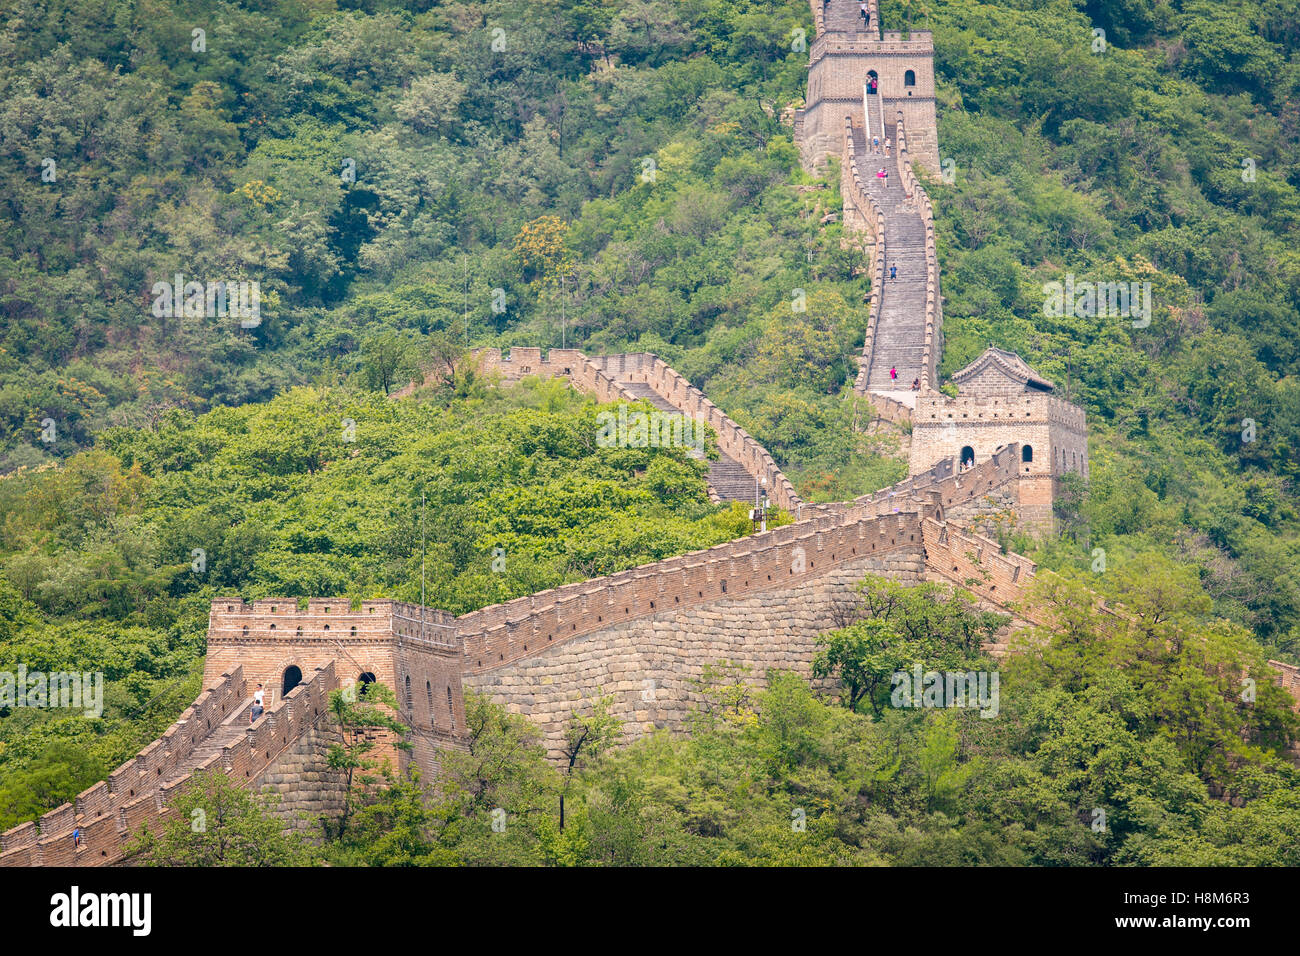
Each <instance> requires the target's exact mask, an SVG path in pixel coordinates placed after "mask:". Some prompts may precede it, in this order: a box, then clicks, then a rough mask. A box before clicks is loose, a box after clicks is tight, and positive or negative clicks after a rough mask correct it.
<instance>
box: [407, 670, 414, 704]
mask: <svg viewBox="0 0 1300 956" xmlns="http://www.w3.org/2000/svg"><path fill="white" fill-rule="evenodd" d="M406 710H407V712H408V713H411V712H413V711H414V710H415V702H414V701H413V700H411V675H410V674H407V675H406Z"/></svg>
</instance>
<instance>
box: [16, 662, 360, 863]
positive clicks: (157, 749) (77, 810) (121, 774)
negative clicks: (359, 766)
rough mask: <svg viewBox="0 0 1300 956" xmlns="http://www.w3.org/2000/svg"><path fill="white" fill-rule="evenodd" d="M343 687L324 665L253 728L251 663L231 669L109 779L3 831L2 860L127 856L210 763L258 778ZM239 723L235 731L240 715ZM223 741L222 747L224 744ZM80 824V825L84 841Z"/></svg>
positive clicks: (236, 775) (242, 781) (249, 782)
mask: <svg viewBox="0 0 1300 956" xmlns="http://www.w3.org/2000/svg"><path fill="white" fill-rule="evenodd" d="M337 686H338V682H337V679H336V677H335V673H334V668H333V665H332V664H331V665H328V666H326V667H324V668H321V669H319V670H317V671H316V672H314V673H313V674H312V675H310V676H309V678H308V679H307V681H306V682H305V683H303V684H300V685H298V686H297V687H295V688H294V689H293V690H292V691H291V692H290V694H289V695H288V696H286V697H285V698H284V699H282V700H281V701H279V702H278V703H276V704H275V705H273V706H271V707H269V708H268V709H267V711H266V713H265V714H264V715H263V716H262V718H261V719H259V720H258V721H257V723H256V724H253V725H252V726H249V727H246V728H244V729H242V731H241V730H240V729H239V728H241V727H243V722H242V721H243V715H244V713H245V707H246V705H247V703H248V698H249V696H250V695H249V691H248V687H247V681H246V680H245V678H244V674H243V669H242V667H239V666H236V667H235V668H234V669H233V670H232V671H230V672H228V673H226V674H223V675H221V678H220V680H218V681H216V682H215V683H213V684H212V685H210V686H209V687H207V688H205V689H204V690H203V692H202V693H201V694H200V695H199V696H198V698H197V699H196V700H195V701H194V703H193V704H191V705H190V706H189V707H188V708H186V710H185V712H184V713H182V714H181V716H180V718H178V719H177V721H176V723H174V724H172V726H171V727H169V728H168V729H167V731H166V732H165V733H164V734H163V735H162V736H161V737H159V738H158V739H157V740H155V741H154V742H153V743H151V744H149V746H147V747H145V748H144V749H143V750H141V751H140V753H139V754H138V755H137V756H136V757H134V758H132V759H131V760H129V761H127V762H126V763H124V764H122V766H120V767H118V768H117V769H116V770H114V771H113V772H112V773H111V774H110V775H109V777H108V779H107V780H105V781H103V782H101V783H97V784H95V785H94V786H93V787H90V788H89V789H87V790H85V791H83V792H82V793H80V794H78V795H77V798H76V802H75V803H66V804H64V805H63V806H61V807H58V808H57V809H55V810H51V811H50V812H49V813H47V814H44V815H43V816H42V817H41V818H40V820H39V821H38V822H37V823H25V824H23V825H21V826H18V827H14V828H13V829H11V830H8V831H6V832H5V833H3V834H0V866H109V865H113V864H116V863H119V862H120V861H121V860H122V857H123V855H124V853H125V851H126V848H127V846H128V845H129V844H130V842H131V841H132V840H134V839H135V837H136V836H137V835H138V833H139V832H140V829H141V827H148V828H150V829H154V830H156V829H157V828H158V827H159V826H160V825H162V824H163V823H165V822H166V821H167V820H168V819H169V818H170V812H171V810H170V805H171V803H172V800H173V799H174V797H175V795H176V794H177V793H179V792H181V791H183V790H184V789H185V788H186V787H187V786H188V785H189V783H190V781H191V780H192V778H193V776H194V774H195V773H198V772H200V771H212V770H215V771H221V772H224V773H225V774H227V775H228V776H229V777H230V778H231V779H232V780H233V781H234V782H235V783H236V784H237V785H240V786H256V785H257V784H258V780H259V777H260V775H261V773H262V772H263V771H265V770H266V768H267V767H268V766H270V765H271V764H272V763H273V762H274V761H275V760H277V759H278V758H279V757H280V755H281V754H283V753H284V751H285V750H286V749H287V748H289V747H290V746H292V745H293V744H294V743H295V742H296V741H297V740H299V739H300V738H301V737H302V735H303V734H304V733H305V732H306V731H307V730H308V729H309V728H312V727H314V726H315V725H316V724H317V722H318V721H319V720H320V719H321V718H322V717H323V716H325V714H326V712H327V709H328V697H329V692H330V691H331V690H333V689H335V688H336V687H337ZM232 720H234V721H238V722H239V723H237V724H236V725H235V727H234V729H233V731H232V728H231V727H230V722H231V721H232ZM217 745H219V746H217ZM74 830H80V835H79V838H78V839H75V840H74V836H73V833H74Z"/></svg>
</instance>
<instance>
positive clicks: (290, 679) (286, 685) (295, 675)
mask: <svg viewBox="0 0 1300 956" xmlns="http://www.w3.org/2000/svg"><path fill="white" fill-rule="evenodd" d="M301 683H302V671H300V670H299V669H298V668H297V667H296V666H294V665H293V664H290V665H289V666H288V667H286V668H285V669H284V677H283V678H282V679H281V680H280V698H281V699H282V700H283V699H284V696H285V694H287V693H289V691H291V690H293V689H294V688H295V687H297V686H298V685H299V684H301Z"/></svg>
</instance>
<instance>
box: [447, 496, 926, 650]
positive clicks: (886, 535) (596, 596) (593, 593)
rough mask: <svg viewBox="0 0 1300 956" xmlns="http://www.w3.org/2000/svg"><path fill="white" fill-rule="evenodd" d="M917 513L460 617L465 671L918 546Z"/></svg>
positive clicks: (805, 524) (828, 520) (811, 523)
mask: <svg viewBox="0 0 1300 956" xmlns="http://www.w3.org/2000/svg"><path fill="white" fill-rule="evenodd" d="M919 518H920V515H919V513H918V512H917V511H912V512H910V513H900V514H890V515H882V516H879V517H872V518H868V519H858V518H856V517H855V518H850V519H847V520H846V519H845V518H844V517H842V516H839V515H827V514H820V515H818V516H816V517H813V518H810V519H808V520H805V521H801V522H798V523H796V524H792V525H786V526H784V527H781V528H776V529H773V530H771V531H767V532H761V533H759V534H756V535H751V536H749V537H746V538H740V539H738V540H735V541H728V542H725V543H723V544H719V545H715V546H714V547H712V548H708V549H706V550H703V551H694V552H691V553H689V554H684V555H681V556H679V557H675V558H668V559H666V560H663V561H657V562H655V563H653V564H646V565H641V566H640V567H636V568H632V569H630V570H627V571H622V572H620V573H618V574H613V575H609V576H607V577H603V578H594V579H591V580H588V581H583V582H580V583H577V584H568V585H564V586H563V587H559V588H553V589H551V590H549V591H542V592H539V593H537V594H532V595H529V596H527V597H523V598H517V599H515V600H513V601H507V602H505V603H504V604H496V605H492V606H491V607H486V608H483V609H482V610H479V611H472V612H470V613H469V614H465V615H463V616H462V617H461V618H460V619H459V623H460V636H461V640H462V642H463V645H464V653H465V670H466V673H481V672H483V671H487V670H491V669H493V668H495V667H499V666H502V665H504V664H508V663H510V662H512V661H515V660H518V659H520V658H523V657H526V656H528V655H529V654H537V653H540V652H542V651H543V650H545V649H547V648H548V647H549V646H552V645H555V644H558V643H561V642H563V641H565V640H569V639H572V638H575V637H579V636H581V635H584V634H586V633H589V632H592V631H597V630H602V629H604V628H607V627H609V626H611V625H613V624H616V623H619V622H623V621H628V620H632V619H635V618H638V617H642V616H645V615H652V614H655V613H659V612H662V611H666V610H673V609H677V608H682V607H687V606H691V605H694V604H697V603H705V602H709V601H715V600H718V599H719V598H720V597H722V596H724V595H725V596H730V597H736V596H738V595H744V594H749V593H755V592H758V591H762V590H764V589H768V588H771V587H774V586H777V585H778V584H780V583H781V582H788V581H790V580H792V579H798V578H802V577H804V576H805V575H816V574H819V573H824V571H825V569H826V567H827V566H828V565H834V564H837V563H840V562H843V561H846V560H850V559H851V558H854V557H859V556H865V555H869V554H871V553H873V552H878V551H885V550H889V549H891V548H894V547H898V546H900V545H903V544H907V545H914V544H917V543H919V541H920V538H919V536H918V535H919V526H918V525H917V521H918V520H919Z"/></svg>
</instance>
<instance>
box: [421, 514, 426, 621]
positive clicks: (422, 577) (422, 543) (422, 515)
mask: <svg viewBox="0 0 1300 956" xmlns="http://www.w3.org/2000/svg"><path fill="white" fill-rule="evenodd" d="M424 506H425V498H424V492H423V491H421V492H420V640H424V638H425V634H424V618H425V613H424V609H425V607H426V606H427V605H426V604H425V601H424V558H425V546H424Z"/></svg>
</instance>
